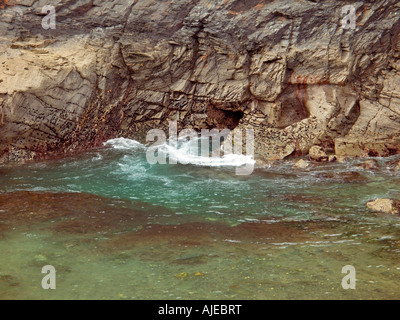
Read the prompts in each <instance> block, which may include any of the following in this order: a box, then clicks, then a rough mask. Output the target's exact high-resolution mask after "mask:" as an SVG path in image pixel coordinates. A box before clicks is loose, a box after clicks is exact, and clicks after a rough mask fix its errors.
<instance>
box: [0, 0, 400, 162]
mask: <svg viewBox="0 0 400 320" xmlns="http://www.w3.org/2000/svg"><path fill="white" fill-rule="evenodd" d="M1 3H2V5H0V8H1V9H0V34H1V37H0V47H1V51H2V54H1V55H0V130H1V135H0V161H2V162H9V161H11V162H14V161H21V160H31V159H39V158H43V157H48V156H53V155H56V154H57V155H59V154H64V153H71V152H75V151H80V150H85V149H88V148H92V147H95V146H99V145H101V144H102V143H103V142H104V141H105V140H107V139H109V138H113V137H118V136H125V137H130V138H135V139H140V138H142V139H143V137H144V136H145V133H146V132H147V131H148V130H149V129H154V128H167V126H168V121H169V120H177V121H178V127H179V129H183V128H195V129H201V128H230V129H233V128H240V129H254V130H255V138H256V143H255V147H256V150H255V152H256V158H258V159H261V160H274V159H283V158H286V157H288V156H292V155H305V154H307V153H308V151H309V149H310V147H311V146H313V145H320V146H323V147H329V148H332V149H335V152H336V154H337V155H339V156H344V155H349V156H387V155H393V154H395V153H398V152H399V151H400V147H399V145H400V144H399V141H400V134H399V133H400V126H399V123H400V95H399V92H398V87H399V86H398V84H399V83H400V75H399V72H398V71H399V68H400V64H399V58H400V35H399V30H400V20H399V14H398V13H399V12H400V5H399V4H398V2H397V1H395V0H379V1H359V2H354V3H352V4H353V5H354V6H355V8H356V10H357V26H356V29H355V30H352V29H348V30H345V29H344V28H343V26H342V25H341V12H342V6H343V5H344V3H343V1H338V0H326V1H319V2H314V1H306V0H301V1H284V0H274V1H258V0H254V1H238V0H217V1H205V0H189V1H187V0H175V1H168V2H167V1H163V2H159V1H153V0H114V1H97V0H95V1H92V0H90V1H89V0H79V1H57V2H54V6H55V9H56V22H57V28H56V29H55V30H51V29H49V30H44V29H43V28H42V24H41V23H42V19H43V16H44V14H43V13H42V7H43V3H42V2H41V1H35V0H32V1H25V0H9V1H7V2H4V1H3V2H1Z"/></svg>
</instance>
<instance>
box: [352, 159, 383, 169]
mask: <svg viewBox="0 0 400 320" xmlns="http://www.w3.org/2000/svg"><path fill="white" fill-rule="evenodd" d="M357 166H358V167H361V168H364V169H366V170H372V169H377V168H378V167H379V164H378V161H376V160H367V161H364V162H363V163H361V164H359V165H357Z"/></svg>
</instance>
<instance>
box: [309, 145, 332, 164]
mask: <svg viewBox="0 0 400 320" xmlns="http://www.w3.org/2000/svg"><path fill="white" fill-rule="evenodd" d="M308 154H309V156H310V158H311V160H314V161H317V162H327V161H329V156H328V155H327V154H326V153H325V151H324V149H322V148H321V147H319V146H312V147H311V148H310V151H309V152H308Z"/></svg>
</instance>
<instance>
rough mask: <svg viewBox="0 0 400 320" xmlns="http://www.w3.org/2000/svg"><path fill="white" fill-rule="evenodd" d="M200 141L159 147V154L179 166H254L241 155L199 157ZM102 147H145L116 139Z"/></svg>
mask: <svg viewBox="0 0 400 320" xmlns="http://www.w3.org/2000/svg"><path fill="white" fill-rule="evenodd" d="M199 141H200V139H192V140H190V141H183V142H182V141H179V143H178V146H171V145H169V144H168V143H165V144H163V145H160V146H159V149H158V150H159V152H162V153H165V154H167V155H168V156H169V158H170V159H172V160H174V161H175V162H177V163H180V164H191V165H196V166H207V167H241V166H244V165H254V164H255V163H256V161H255V160H254V159H253V157H252V156H248V155H242V154H227V155H223V156H209V157H206V156H200V155H199V154H200V151H199V148H198V146H199ZM104 146H111V147H112V148H113V149H116V150H146V149H147V147H146V146H145V145H143V144H141V143H140V142H138V141H135V140H131V139H126V138H117V139H112V140H109V141H107V142H106V143H104Z"/></svg>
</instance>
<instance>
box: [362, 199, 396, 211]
mask: <svg viewBox="0 0 400 320" xmlns="http://www.w3.org/2000/svg"><path fill="white" fill-rule="evenodd" d="M367 207H368V208H369V209H371V210H373V211H376V212H381V213H387V214H399V213H400V201H399V200H393V199H377V200H373V201H370V202H368V203H367Z"/></svg>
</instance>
